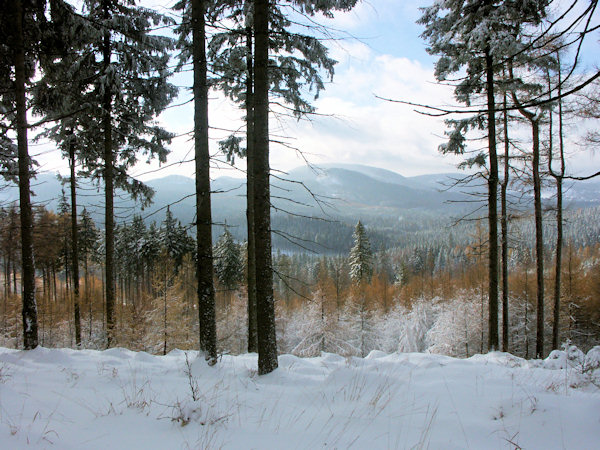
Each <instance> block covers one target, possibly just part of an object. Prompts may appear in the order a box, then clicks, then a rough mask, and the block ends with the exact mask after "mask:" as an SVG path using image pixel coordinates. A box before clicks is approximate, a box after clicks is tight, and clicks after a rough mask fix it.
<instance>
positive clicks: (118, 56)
mask: <svg viewBox="0 0 600 450" xmlns="http://www.w3.org/2000/svg"><path fill="white" fill-rule="evenodd" d="M84 12H85V18H86V19H87V20H88V22H89V23H91V24H92V26H93V30H94V32H93V33H92V36H91V39H90V41H89V42H87V43H86V44H87V45H86V49H87V51H86V53H85V55H82V59H83V60H87V59H88V58H89V60H90V64H92V65H93V69H94V73H95V76H94V77H93V78H92V79H91V80H90V86H89V88H88V89H87V90H86V91H85V92H84V93H83V94H85V97H84V98H83V99H82V100H85V101H87V102H88V103H89V104H90V105H91V110H90V122H88V126H87V127H86V131H87V133H86V139H85V140H86V143H87V144H89V145H86V150H87V151H86V152H85V154H84V155H82V160H83V162H84V165H85V167H86V169H87V170H88V172H89V174H90V175H91V176H92V177H94V178H96V179H101V180H103V181H104V192H105V196H104V197H105V199H104V200H105V215H104V222H105V223H104V231H105V271H106V282H105V284H106V286H105V288H106V330H107V345H108V346H109V347H110V346H111V345H113V343H114V327H115V323H116V317H115V278H114V277H115V255H114V245H115V236H114V228H115V220H114V191H115V188H117V187H118V188H121V189H124V190H126V191H127V192H129V193H130V194H131V195H133V196H134V197H136V198H141V199H142V200H143V201H148V200H149V198H150V197H151V196H152V191H151V189H149V188H148V187H147V186H145V185H144V184H143V183H141V182H139V181H138V180H135V179H133V178H131V177H130V176H129V175H128V173H127V171H128V169H129V168H130V167H131V166H132V165H134V164H135V163H136V162H137V160H138V154H139V152H143V153H144V154H145V155H146V156H147V158H148V160H150V159H152V158H155V157H156V158H158V159H159V160H160V161H162V162H164V161H165V160H166V155H167V153H168V150H167V147H166V145H167V144H168V143H169V142H170V140H171V138H172V134H171V133H168V132H167V131H165V130H164V129H162V128H161V127H160V126H158V125H157V124H156V122H155V120H154V119H155V117H156V115H157V114H159V113H160V112H161V111H162V110H163V109H164V108H165V107H166V106H167V105H168V104H169V103H170V102H171V100H172V98H173V97H174V96H175V94H176V89H175V87H174V86H173V85H171V84H170V83H169V82H168V81H167V79H168V76H169V72H168V63H169V54H168V52H169V50H171V49H172V48H173V41H172V40H171V39H169V38H167V37H164V36H159V35H156V34H154V33H151V29H152V27H153V26H157V25H162V24H169V23H170V20H168V19H167V18H166V17H165V16H163V15H161V14H159V13H157V12H155V11H152V10H149V9H147V8H143V7H139V6H134V5H132V4H130V2H127V1H124V0H119V1H114V0H86V1H85V2H84ZM96 130H99V131H100V133H99V134H98V133H97V131H96ZM98 141H100V142H102V147H101V148H98V147H97V146H96V145H93V144H92V143H94V142H98Z"/></svg>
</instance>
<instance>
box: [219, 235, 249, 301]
mask: <svg viewBox="0 0 600 450" xmlns="http://www.w3.org/2000/svg"><path fill="white" fill-rule="evenodd" d="M213 254H214V258H215V275H216V276H217V279H218V280H219V283H220V284H221V285H222V286H223V287H224V288H225V289H228V290H234V289H236V288H237V287H238V285H239V283H240V281H241V280H242V277H243V276H244V262H243V259H242V251H241V247H240V245H239V244H238V243H237V242H235V241H234V239H233V236H232V235H231V233H230V232H229V230H228V229H227V228H225V231H223V234H222V235H221V237H220V238H219V240H218V241H217V244H216V245H215V250H214V252H213Z"/></svg>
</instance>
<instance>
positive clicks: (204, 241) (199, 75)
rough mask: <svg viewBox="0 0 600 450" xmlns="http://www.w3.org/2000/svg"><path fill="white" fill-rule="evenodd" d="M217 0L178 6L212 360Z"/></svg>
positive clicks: (202, 302) (203, 324)
mask: <svg viewBox="0 0 600 450" xmlns="http://www.w3.org/2000/svg"><path fill="white" fill-rule="evenodd" d="M216 4H217V2H214V1H209V0H182V1H179V2H178V3H176V4H175V6H174V8H175V9H176V10H180V11H182V12H183V21H182V23H181V25H180V26H179V27H178V28H177V33H178V34H179V40H178V46H179V48H180V49H181V53H180V55H179V66H180V67H181V66H182V65H183V64H184V63H186V62H187V61H189V60H190V59H191V61H192V66H193V73H194V85H193V93H194V160H195V166H196V264H197V266H196V278H197V281H198V319H199V323H200V336H199V341H200V342H199V343H200V350H201V351H203V352H205V358H206V359H207V361H208V362H209V364H211V365H213V364H216V362H217V330H216V315H215V287H214V283H213V269H214V267H213V254H212V250H213V248H212V247H213V245H212V211H211V197H210V169H209V167H210V154H209V145H208V80H207V60H206V17H207V12H208V11H209V9H210V7H213V6H214V5H216Z"/></svg>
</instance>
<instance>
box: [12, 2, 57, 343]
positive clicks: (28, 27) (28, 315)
mask: <svg viewBox="0 0 600 450" xmlns="http://www.w3.org/2000/svg"><path fill="white" fill-rule="evenodd" d="M0 9H1V10H2V14H0V30H1V31H0V42H1V44H0V60H1V61H2V64H1V65H0V114H1V116H0V119H1V120H0V122H1V125H0V145H1V149H0V155H1V156H0V160H1V165H2V167H3V168H4V169H5V172H4V175H5V176H8V177H9V178H12V179H13V180H14V179H15V178H17V174H18V180H19V206H20V215H21V260H22V271H23V272H22V279H21V286H22V304H23V309H22V316H23V345H24V348H25V349H26V350H29V349H32V348H35V347H37V345H38V322H37V320H38V319H37V304H36V299H35V265H34V256H33V212H32V209H31V198H30V179H31V168H30V164H31V159H30V156H29V148H28V138H27V131H28V128H29V124H28V120H27V109H28V105H27V97H28V96H27V89H28V88H29V87H30V84H31V80H32V78H33V77H34V75H35V73H36V70H37V69H38V68H39V61H40V58H41V57H42V54H43V51H44V49H43V46H44V45H43V44H45V42H44V39H43V38H44V31H45V30H47V29H48V26H47V17H46V2H45V1H39V2H25V1H23V0H15V1H3V2H2V3H0ZM46 50H47V49H46ZM10 132H12V133H16V137H17V145H14V142H13V138H12V137H11V135H10V134H9V133H10ZM15 162H16V164H15ZM14 169H17V173H15V172H13V170H14Z"/></svg>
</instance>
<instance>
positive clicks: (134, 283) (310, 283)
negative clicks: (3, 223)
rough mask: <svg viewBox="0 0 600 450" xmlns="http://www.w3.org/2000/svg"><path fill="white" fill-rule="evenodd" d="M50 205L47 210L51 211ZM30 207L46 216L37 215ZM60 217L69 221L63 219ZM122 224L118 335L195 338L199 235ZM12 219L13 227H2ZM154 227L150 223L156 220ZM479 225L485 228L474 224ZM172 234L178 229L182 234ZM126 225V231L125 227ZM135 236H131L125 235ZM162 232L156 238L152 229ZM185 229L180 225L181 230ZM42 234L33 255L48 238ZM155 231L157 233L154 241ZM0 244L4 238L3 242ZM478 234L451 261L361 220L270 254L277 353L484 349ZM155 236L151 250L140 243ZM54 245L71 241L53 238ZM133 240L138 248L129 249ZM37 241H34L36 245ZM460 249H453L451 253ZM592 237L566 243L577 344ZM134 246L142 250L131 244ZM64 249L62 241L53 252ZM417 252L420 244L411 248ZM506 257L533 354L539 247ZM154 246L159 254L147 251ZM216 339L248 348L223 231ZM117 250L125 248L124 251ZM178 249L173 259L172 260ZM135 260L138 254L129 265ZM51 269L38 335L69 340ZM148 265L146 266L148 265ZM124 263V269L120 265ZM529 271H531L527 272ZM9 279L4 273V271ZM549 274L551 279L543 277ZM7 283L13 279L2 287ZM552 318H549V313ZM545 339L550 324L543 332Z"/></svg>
mask: <svg viewBox="0 0 600 450" xmlns="http://www.w3.org/2000/svg"><path fill="white" fill-rule="evenodd" d="M47 214H52V213H47ZM36 216H37V217H42V216H41V215H37V214H36ZM66 219H67V220H64V222H68V218H66ZM49 223H51V224H53V225H52V228H48V229H47V230H48V231H47V232H46V233H45V234H46V235H47V236H49V237H52V238H54V237H55V236H56V237H59V236H61V232H60V231H61V230H65V227H64V226H63V227H62V228H61V226H60V224H59V221H54V222H49ZM134 223H136V221H134V222H132V223H131V224H130V225H128V226H124V227H121V226H120V227H119V230H118V232H117V237H116V255H117V258H116V259H117V262H118V264H117V266H118V267H119V268H120V269H119V270H118V271H117V274H116V280H117V289H116V295H117V305H118V307H117V311H116V318H117V320H116V323H115V343H116V344H117V345H127V346H128V347H130V348H134V349H137V350H144V351H150V352H153V353H163V354H165V353H166V352H168V351H170V350H171V349H173V348H195V347H196V345H197V343H196V339H195V337H196V336H197V333H198V331H199V330H198V323H197V320H196V316H197V304H196V301H195V298H196V284H195V273H194V272H195V263H194V257H193V252H194V249H195V246H194V245H189V246H188V251H187V253H185V254H184V255H183V257H181V258H180V257H179V256H178V253H177V252H172V251H169V248H171V249H177V248H184V247H181V246H177V245H172V243H173V242H176V241H177V239H174V238H169V237H168V235H169V234H171V233H172V231H169V230H173V229H175V230H177V229H178V228H179V227H180V226H179V225H178V224H177V223H175V225H176V226H175V227H172V226H169V220H165V221H164V222H163V223H162V225H161V226H160V227H156V226H152V225H151V226H150V227H144V226H143V225H142V226H141V227H140V226H139V225H136V226H135V230H136V231H137V232H136V234H135V235H133V234H132V230H133V229H134ZM7 228H8V227H7ZM153 230H154V231H153ZM481 234H482V235H483V234H484V230H483V229H481ZM177 235H178V233H175V235H174V236H177ZM121 236H122V237H121ZM133 236H135V239H133V238H132V237H133ZM157 237H158V239H157ZM183 237H184V238H185V239H184V241H185V240H189V238H188V237H187V236H185V235H184V236H183ZM55 241H56V242H58V243H62V242H63V241H62V240H61V239H54V240H53V241H52V242H45V241H44V239H43V238H40V239H38V240H37V245H36V248H35V252H36V256H37V255H38V254H39V252H40V251H42V250H43V249H44V247H48V246H54V245H55V244H54V242H55ZM153 242H154V244H153ZM3 243H5V242H3ZM481 245H482V238H481V236H473V240H472V242H471V245H469V246H468V247H467V248H466V249H464V251H463V254H464V255H465V256H464V260H463V261H462V262H461V264H458V265H451V264H447V265H441V264H440V265H438V266H437V267H434V268H432V266H430V262H429V261H430V260H431V259H437V257H435V258H433V256H432V255H433V253H432V252H427V253H422V257H423V258H422V260H421V263H418V259H420V257H419V256H415V252H409V251H406V252H405V251H402V250H400V249H392V250H389V251H386V252H377V253H374V254H373V253H371V251H370V249H369V245H368V238H367V235H366V232H365V230H364V228H363V227H362V226H357V228H356V232H355V245H354V247H353V249H352V250H351V252H350V253H349V255H348V256H335V257H323V256H311V255H308V254H300V253H297V254H293V255H287V254H284V253H277V254H275V255H274V273H275V283H274V299H275V306H276V333H277V339H278V342H279V345H278V352H280V353H281V352H286V353H287V352H292V353H294V354H298V355H303V356H313V355H318V354H319V352H321V351H328V352H336V353H340V354H345V355H357V356H365V355H366V354H367V353H368V352H369V351H371V350H374V349H378V350H383V351H387V352H390V351H396V350H399V351H432V352H438V353H444V354H449V355H454V356H467V357H468V356H470V355H472V354H474V353H476V352H483V351H484V350H485V346H486V342H487V333H488V329H487V327H486V319H485V317H484V316H486V315H487V308H488V305H487V295H486V287H485V264H483V263H484V260H485V250H484V249H483V248H482V246H481ZM155 246H156V251H154V252H148V251H147V250H143V249H147V248H152V247H155ZM101 247H102V246H99V247H98V248H97V249H96V250H95V252H96V253H95V256H93V257H91V258H90V261H89V264H87V263H84V262H82V264H83V265H84V267H85V277H84V279H85V282H84V285H83V287H82V297H81V318H82V325H81V334H82V342H83V345H85V346H86V347H92V348H102V347H103V346H104V337H103V336H104V334H105V330H106V329H105V322H104V319H103V317H104V302H103V295H102V294H103V292H102V272H103V270H102V268H103V264H102V261H103V256H102V254H101V251H102V250H101ZM57 248H58V249H60V248H68V245H67V246H64V245H58V246H57ZM136 248H137V249H139V250H136ZM38 249H39V250H38ZM458 250H459V249H458V248H457V249H455V251H457V252H458ZM598 251H599V247H598V245H596V246H586V247H583V248H582V247H576V246H574V245H572V244H569V245H568V246H567V247H566V250H565V252H566V255H565V256H566V258H565V259H566V260H565V267H564V268H563V272H562V276H563V279H564V280H565V283H564V286H563V292H562V298H563V300H564V301H563V302H562V305H561V312H560V314H561V321H562V322H563V323H564V327H563V328H562V330H561V335H560V339H561V341H564V340H567V339H569V340H571V341H572V342H574V343H576V344H577V345H578V346H580V347H581V348H589V347H591V346H593V345H594V343H595V341H596V340H597V337H598V334H599V332H600V330H599V329H598V325H597V324H598V319H599V317H598V308H597V306H598V304H597V299H598V298H599V297H598V292H599V291H598V289H599V288H600V286H599V285H598V283H597V280H598V278H597V275H598V264H597V261H598V259H597V258H598ZM135 252H140V253H139V255H140V256H139V259H138V260H137V261H135V260H131V259H130V258H129V254H130V253H135ZM57 253H58V254H60V252H57ZM416 253H417V254H418V253H421V252H416ZM513 253H514V255H513V256H512V257H511V268H512V269H511V278H510V280H509V285H510V291H509V299H510V305H511V311H512V313H511V316H510V323H509V330H510V339H509V351H510V352H511V353H513V354H517V355H520V356H523V357H525V358H529V357H532V356H534V355H535V331H536V327H535V277H534V276H533V275H532V273H534V272H535V271H534V270H533V269H534V265H533V262H534V258H533V255H534V251H532V249H531V248H530V247H528V246H521V247H519V248H518V249H516V250H514V251H513ZM150 254H153V255H154V256H153V257H152V258H150ZM213 254H214V257H215V283H216V284H215V287H216V289H215V290H216V292H215V299H216V306H217V307H216V320H217V348H218V351H219V352H229V353H243V352H246V351H247V327H246V321H247V310H246V308H245V305H246V294H247V286H246V284H245V281H244V278H245V277H244V275H245V273H246V271H247V264H246V261H247V259H246V257H245V256H246V255H244V246H242V245H240V244H238V243H236V242H235V241H234V240H233V239H232V237H231V234H230V233H229V231H225V232H224V233H223V234H222V236H221V237H220V239H219V240H218V242H217V244H216V245H215V247H214V249H213ZM121 258H124V260H123V261H121ZM178 260H179V262H178ZM134 264H137V265H134ZM56 267H57V269H56V270H57V272H53V273H52V274H51V276H50V277H48V281H47V282H44V283H42V290H41V295H40V296H39V299H40V310H39V311H40V339H41V343H42V344H43V345H49V346H52V345H63V346H72V345H75V330H74V323H73V291H72V282H71V277H70V275H69V265H68V264H66V265H65V264H64V258H63V257H62V256H60V255H59V256H58V257H57V263H56ZM144 267H152V269H151V270H146V269H144ZM121 268H122V269H121ZM532 271H533V272H532ZM9 280H10V278H9ZM552 282H553V280H551V279H549V280H547V282H546V284H547V287H548V286H551V285H552ZM8 289H9V291H10V290H11V289H10V286H9V287H8ZM17 301H18V296H16V295H15V294H13V293H12V292H9V293H8V295H6V293H5V295H3V302H2V313H3V315H2V317H3V321H2V339H3V345H13V343H14V342H15V339H16V338H17V336H18V328H17V327H16V321H14V318H16V314H15V312H16V311H15V308H16V306H17ZM546 323H547V325H548V324H550V323H551V322H549V321H548V317H546ZM545 338H546V339H550V338H551V335H550V334H549V333H546V335H545Z"/></svg>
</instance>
